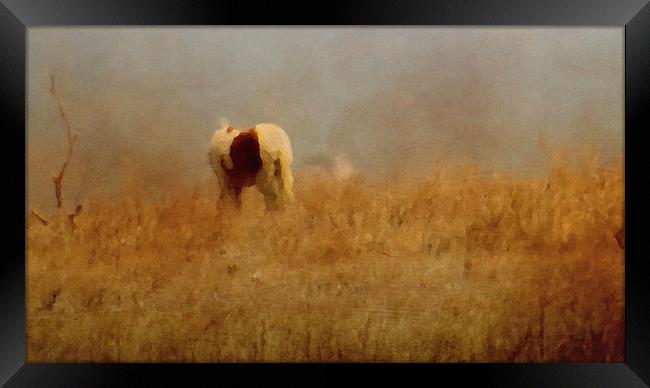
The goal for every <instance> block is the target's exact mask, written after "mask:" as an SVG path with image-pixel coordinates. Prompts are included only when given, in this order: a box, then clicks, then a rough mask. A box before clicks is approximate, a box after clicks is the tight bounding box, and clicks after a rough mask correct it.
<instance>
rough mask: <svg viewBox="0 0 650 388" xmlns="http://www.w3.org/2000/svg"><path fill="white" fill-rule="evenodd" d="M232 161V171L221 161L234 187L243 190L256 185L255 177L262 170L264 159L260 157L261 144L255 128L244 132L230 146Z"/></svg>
mask: <svg viewBox="0 0 650 388" xmlns="http://www.w3.org/2000/svg"><path fill="white" fill-rule="evenodd" d="M230 159H231V160H232V164H233V167H232V169H227V168H226V167H225V166H224V162H223V160H222V161H221V168H223V170H224V171H225V172H226V176H228V179H229V181H230V185H231V186H232V187H236V188H241V187H245V186H252V185H254V184H255V176H256V175H257V172H258V171H259V170H260V169H261V168H262V157H261V156H260V143H259V141H258V140H257V133H256V132H255V128H251V129H249V130H248V131H246V132H242V133H240V134H239V135H237V137H235V138H234V139H233V141H232V144H231V145H230Z"/></svg>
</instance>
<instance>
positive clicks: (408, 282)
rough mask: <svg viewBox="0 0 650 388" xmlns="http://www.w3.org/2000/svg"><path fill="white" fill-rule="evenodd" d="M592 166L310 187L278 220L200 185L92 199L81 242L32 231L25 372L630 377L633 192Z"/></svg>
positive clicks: (255, 198) (326, 181)
mask: <svg viewBox="0 0 650 388" xmlns="http://www.w3.org/2000/svg"><path fill="white" fill-rule="evenodd" d="M582 161H583V162H582V163H574V164H572V163H564V162H561V161H560V162H557V161H556V162H554V163H552V165H551V166H550V168H549V173H548V174H547V175H545V176H537V177H514V176H510V177H509V176H494V175H493V176H487V175H485V174H482V173H481V172H480V170H478V169H475V168H464V169H451V168H442V167H440V168H438V169H437V170H436V171H434V172H433V173H432V174H430V175H429V176H428V177H427V178H426V179H416V178H413V179H404V180H402V181H400V182H397V181H393V182H392V183H391V182H388V183H386V182H384V183H381V182H369V181H364V179H363V178H362V177H359V176H357V177H354V178H351V179H349V180H346V181H337V180H336V179H334V177H333V176H331V175H329V174H328V173H325V172H317V171H308V170H303V171H299V172H298V174H297V175H296V181H295V189H296V198H297V201H296V203H295V204H293V205H292V206H290V207H289V208H288V209H287V210H286V211H284V212H265V210H264V206H263V201H262V199H261V197H260V195H258V194H257V193H255V192H254V191H248V192H245V193H244V207H243V208H242V209H241V210H240V211H235V209H233V208H232V207H230V206H228V205H227V204H226V205H219V204H216V202H215V199H216V195H215V194H214V192H213V191H211V190H213V189H212V188H207V187H206V186H199V187H196V188H179V189H178V190H175V191H170V192H167V193H163V194H164V195H163V196H162V197H161V198H158V199H155V200H153V199H151V198H150V197H148V196H147V195H145V194H143V193H141V192H138V191H137V190H135V189H134V190H127V191H128V192H126V193H124V194H122V195H113V196H107V197H105V198H103V199H102V198H95V199H94V200H91V201H90V202H89V203H87V204H84V212H83V213H81V214H80V215H79V216H78V217H77V218H76V219H75V223H76V228H75V229H74V230H73V229H72V228H70V227H69V224H68V223H67V222H66V221H65V219H64V218H61V220H56V219H55V220H52V222H50V223H49V224H48V225H43V224H42V223H41V222H39V221H38V220H37V219H35V218H34V217H31V216H30V217H29V218H28V229H27V358H28V360H29V361H30V362H85V361H99V362H107V361H118V362H120V361H124V362H127V361H136V362H138V361H142V362H151V361H181V362H204V361H205V362H209V361H442V362H451V361H490V362H498V361H513V362H551V361H569V362H573V361H583V362H584V361H598V362H622V361H623V354H624V321H623V319H624V271H623V270H624V245H623V238H622V236H623V234H624V229H623V223H624V214H623V204H624V181H623V178H624V177H623V173H622V167H621V165H620V164H616V165H613V166H612V165H606V164H604V163H599V162H597V160H596V159H593V158H591V157H587V158H584V159H582ZM136 189H137V188H136Z"/></svg>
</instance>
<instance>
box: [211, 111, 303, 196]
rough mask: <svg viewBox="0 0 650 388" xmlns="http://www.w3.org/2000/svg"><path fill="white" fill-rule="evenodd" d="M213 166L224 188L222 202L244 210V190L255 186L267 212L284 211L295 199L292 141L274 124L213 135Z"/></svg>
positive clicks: (228, 128) (224, 128)
mask: <svg viewBox="0 0 650 388" xmlns="http://www.w3.org/2000/svg"><path fill="white" fill-rule="evenodd" d="M208 155H209V159H210V165H211V166H212V169H213V170H214V172H215V174H216V175H217V180H218V181H219V187H220V189H221V194H220V200H224V199H226V198H227V197H229V198H230V199H232V200H233V201H234V202H235V204H236V205H237V207H241V192H242V189H243V188H244V187H250V186H256V187H257V188H258V190H259V191H260V192H261V193H262V194H263V195H264V201H265V204H266V208H267V209H278V208H282V207H283V206H284V205H285V204H286V203H288V202H292V201H293V200H294V196H293V188H292V186H293V175H292V173H291V164H292V163H293V152H292V149H291V141H290V140H289V137H288V136H287V134H286V133H285V132H284V130H283V129H282V128H280V127H279V126H277V125H275V124H269V123H262V124H257V125H255V126H254V127H252V128H250V129H248V130H239V129H235V128H233V127H231V126H229V125H227V124H224V125H222V128H221V129H219V130H217V131H216V132H215V133H214V135H213V136H212V143H211V145H210V151H209V152H208Z"/></svg>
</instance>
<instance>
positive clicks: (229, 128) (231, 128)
mask: <svg viewBox="0 0 650 388" xmlns="http://www.w3.org/2000/svg"><path fill="white" fill-rule="evenodd" d="M234 130H235V128H233V127H228V129H226V132H227V133H230V132H232V131H234Z"/></svg>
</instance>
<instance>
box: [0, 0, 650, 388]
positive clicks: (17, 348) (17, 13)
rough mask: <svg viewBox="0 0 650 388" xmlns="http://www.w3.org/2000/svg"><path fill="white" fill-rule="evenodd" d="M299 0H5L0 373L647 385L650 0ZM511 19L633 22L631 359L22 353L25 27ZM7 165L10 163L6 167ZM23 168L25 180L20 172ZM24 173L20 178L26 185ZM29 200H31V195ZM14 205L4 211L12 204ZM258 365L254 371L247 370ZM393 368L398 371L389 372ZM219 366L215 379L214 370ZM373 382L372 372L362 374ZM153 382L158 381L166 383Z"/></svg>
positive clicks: (126, 381) (98, 382)
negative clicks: (124, 359) (278, 359)
mask: <svg viewBox="0 0 650 388" xmlns="http://www.w3.org/2000/svg"><path fill="white" fill-rule="evenodd" d="M301 4H302V5H300V4H279V3H277V2H268V3H267V4H265V5H264V4H259V5H258V4H254V3H251V2H225V1H219V2H210V1H197V2H193V3H192V4H190V3H187V2H183V1H172V0H157V1H153V0H151V1H142V0H141V1H125V0H112V1H111V0H93V1H90V0H86V1H80V0H59V1H47V0H0V65H1V66H0V69H2V71H1V72H0V112H2V114H1V115H0V117H2V121H3V125H2V127H1V128H2V140H4V142H5V148H4V150H3V152H1V153H0V154H1V155H2V167H3V168H2V170H1V171H2V172H1V173H0V177H2V179H1V180H0V182H2V184H3V185H4V186H5V187H4V188H3V189H2V192H3V193H4V194H6V196H5V200H4V206H3V213H4V217H3V219H4V221H5V224H6V225H8V228H7V230H8V232H5V233H4V234H3V236H4V237H5V238H6V242H7V244H5V246H8V247H9V248H10V249H3V251H2V252H3V253H2V256H3V257H2V260H0V267H1V268H2V273H1V276H0V301H1V303H0V306H1V307H0V311H1V313H0V384H5V383H6V385H7V386H8V387H22V386H38V387H49V386H66V387H67V386H125V385H127V386H128V385H136V386H140V385H154V384H153V383H152V382H153V381H158V382H160V383H163V384H162V385H182V386H186V385H188V384H189V382H190V381H192V380H195V379H200V378H207V379H208V380H204V381H208V382H209V381H212V382H214V383H216V382H222V381H223V378H224V376H226V375H227V376H230V377H236V378H237V379H238V380H239V382H247V381H248V380H249V379H251V378H258V379H259V378H262V379H267V378H272V377H275V376H277V375H278V373H284V372H288V373H291V375H292V376H295V374H294V372H296V371H297V370H299V371H301V372H306V373H305V374H306V375H307V376H308V378H307V379H306V380H304V381H305V382H308V381H313V380H314V379H317V380H319V382H321V381H327V380H328V379H331V380H332V381H335V377H333V376H334V375H333V374H332V373H330V371H331V372H333V371H335V370H336V371H340V370H344V371H348V372H350V371H363V372H368V373H367V375H368V376H369V377H371V378H373V379H378V380H385V378H386V377H388V375H389V374H393V376H398V380H399V381H400V382H404V381H406V380H405V379H408V378H410V377H412V376H413V375H414V373H413V372H415V371H418V372H420V373H419V374H420V375H424V376H421V377H424V378H425V381H427V382H434V383H435V382H438V381H440V380H441V379H444V378H451V379H452V380H451V381H453V382H454V385H457V384H459V383H466V382H479V383H480V384H481V385H484V384H487V385H497V386H526V387H536V386H553V387H563V386H572V387H574V386H584V387H627V386H630V387H636V386H647V385H648V384H650V357H649V355H650V318H649V311H650V309H649V308H648V306H650V301H649V300H648V287H649V286H648V284H649V283H650V282H649V281H648V275H649V273H648V270H647V268H648V265H647V264H646V263H647V262H646V258H645V257H644V256H643V253H642V252H643V248H642V247H643V245H642V242H640V239H641V237H642V236H643V234H642V233H643V229H641V227H640V226H641V225H643V224H642V221H643V220H644V216H645V208H646V206H645V204H644V201H647V198H648V195H647V191H646V190H645V189H644V188H643V185H642V183H641V178H642V176H643V174H644V172H645V171H644V165H643V164H642V162H641V161H640V160H639V159H640V158H641V155H642V151H641V147H642V146H643V142H642V141H641V139H642V137H643V135H644V132H645V131H644V130H647V128H649V127H648V126H647V123H648V120H647V119H648V115H649V112H650V109H649V108H650V106H648V105H649V104H648V101H650V93H649V90H650V60H649V59H648V53H650V39H649V38H650V4H648V1H647V0H617V1H605V0H595V1H594V0H591V1H589V0H571V1H559V0H552V1H551V0H545V1H534V0H519V1H508V0H498V1H497V0H489V1H487V0H484V1H469V0H456V1H454V0H446V1H418V0H402V1H399V2H397V1H394V2H389V1H370V0H366V1H347V2H327V3H326V2H319V3H309V2H302V3H301ZM224 24H225V25H242V24H243V25H493V26H496V25H507V26H512V25H516V26H620V27H621V28H625V177H626V179H625V185H626V190H625V192H626V196H625V209H626V211H625V213H626V217H625V223H626V232H627V241H626V247H625V248H626V249H625V304H626V309H625V336H626V347H625V362H624V363H612V364H478V363H474V364H463V363H460V364H430V365H417V364H393V365H384V364H382V365H361V364H352V365H350V364H346V365H341V364H318V365H316V364H302V365H297V364H283V365H271V364H260V365H255V366H251V365H239V364H237V365H235V364H230V365H229V364H173V365H172V364H155V365H153V364H38V363H26V358H25V355H26V353H25V248H26V247H25V219H26V209H25V207H21V206H17V204H18V203H25V204H26V202H22V201H23V200H25V199H24V198H25V189H26V187H25V186H26V179H25V146H26V143H25V136H26V119H25V118H26V116H25V112H26V111H25V105H26V99H25V96H26V94H25V85H26V78H25V64H26V58H25V53H26V50H25V45H26V31H27V28H29V27H33V26H74V25H105V26H107V25H224ZM7 167H9V168H7ZM21 179H22V180H21ZM19 182H23V184H20V183H19ZM25 201H26V200H25ZM7 213H8V215H7ZM250 368H254V369H255V373H250V372H249V369H250ZM393 372H397V373H393ZM215 376H218V378H217V379H216V380H215ZM365 382H366V383H367V382H368V381H367V380H365ZM160 383H159V384H155V385H161V384H160Z"/></svg>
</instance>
